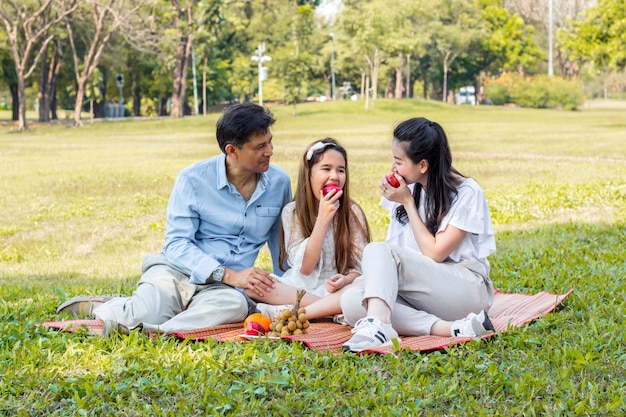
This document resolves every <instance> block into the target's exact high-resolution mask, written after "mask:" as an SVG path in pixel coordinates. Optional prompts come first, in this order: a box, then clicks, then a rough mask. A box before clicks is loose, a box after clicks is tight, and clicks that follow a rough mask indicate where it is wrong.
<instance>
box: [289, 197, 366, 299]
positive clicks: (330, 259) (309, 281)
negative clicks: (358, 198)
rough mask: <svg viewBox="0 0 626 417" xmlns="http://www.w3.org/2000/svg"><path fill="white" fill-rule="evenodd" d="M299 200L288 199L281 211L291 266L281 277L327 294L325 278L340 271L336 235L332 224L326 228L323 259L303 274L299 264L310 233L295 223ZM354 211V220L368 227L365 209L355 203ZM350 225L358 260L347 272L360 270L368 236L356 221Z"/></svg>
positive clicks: (314, 291)
mask: <svg viewBox="0 0 626 417" xmlns="http://www.w3.org/2000/svg"><path fill="white" fill-rule="evenodd" d="M295 208H296V203H295V202H294V201H292V202H290V203H288V204H287V205H286V206H285V207H284V208H283V211H282V214H281V217H282V222H283V230H284V234H285V236H284V238H285V246H286V250H287V264H288V266H289V269H288V270H287V271H286V272H285V273H284V274H283V276H282V277H278V279H279V280H280V281H281V282H283V283H285V284H287V285H290V286H292V287H296V288H303V289H306V290H307V292H310V293H312V294H315V295H317V296H319V297H324V296H326V295H328V291H327V290H326V286H325V285H324V282H325V281H326V280H327V279H329V278H330V277H332V276H333V275H336V274H338V273H339V272H338V271H337V266H336V265H335V238H334V233H335V232H334V227H333V226H332V225H331V226H330V227H329V228H328V230H327V231H326V236H324V243H323V245H322V253H321V255H320V259H319V261H318V262H317V265H315V269H314V270H313V272H311V274H309V275H304V274H302V273H300V267H301V266H302V262H303V259H304V251H305V249H306V245H307V243H308V242H309V238H308V237H306V238H305V237H304V236H303V235H302V232H301V231H300V226H299V225H297V224H296V221H297V218H296V216H295ZM352 212H353V213H354V216H353V217H352V220H353V221H358V222H360V223H361V227H362V228H363V230H365V217H364V215H363V213H362V211H361V210H360V209H359V207H358V206H357V205H356V204H354V203H353V204H352ZM351 229H352V230H353V232H354V236H353V237H352V247H353V248H354V250H355V251H357V253H356V259H357V264H356V265H355V266H354V268H352V269H351V270H350V271H348V272H352V271H357V272H359V273H360V272H361V255H362V253H363V248H364V247H365V244H366V243H367V242H366V241H365V236H363V234H361V233H359V232H358V231H359V228H358V226H357V225H353V226H352V227H351Z"/></svg>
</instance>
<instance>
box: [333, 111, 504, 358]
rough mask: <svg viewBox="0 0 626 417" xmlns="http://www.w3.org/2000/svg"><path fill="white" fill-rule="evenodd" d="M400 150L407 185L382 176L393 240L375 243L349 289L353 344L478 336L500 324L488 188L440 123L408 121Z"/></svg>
mask: <svg viewBox="0 0 626 417" xmlns="http://www.w3.org/2000/svg"><path fill="white" fill-rule="evenodd" d="M391 148H392V153H393V164H392V172H393V174H394V176H395V178H396V180H397V182H399V183H400V185H399V186H398V187H394V186H393V185H392V184H390V182H389V181H388V180H387V178H383V179H382V180H381V183H380V189H381V191H382V194H383V199H382V203H381V205H382V206H383V207H384V208H386V209H388V210H389V214H390V218H391V219H390V223H389V229H388V233H387V240H386V242H376V243H370V244H369V245H367V247H366V248H365V250H364V252H363V260H362V269H363V277H362V278H363V282H364V284H363V286H359V287H353V288H349V289H348V290H346V291H345V292H344V293H343V294H342V297H341V307H342V310H343V314H344V315H345V319H346V321H347V322H348V323H349V324H351V325H353V326H354V329H353V333H354V336H353V337H352V338H351V339H350V340H349V341H347V342H346V343H345V344H344V349H345V350H350V351H353V352H358V351H361V350H364V349H368V348H369V349H371V348H376V347H379V346H385V345H389V344H391V343H392V340H393V339H395V338H397V337H398V334H402V335H406V336H421V335H429V334H430V335H437V336H458V337H476V336H481V335H483V334H484V333H486V332H487V331H490V330H494V328H493V325H492V323H491V321H490V319H489V317H488V316H487V312H486V310H488V309H489V307H490V306H491V303H492V301H493V286H492V283H491V280H490V279H489V262H488V261H487V256H488V255H489V254H491V253H493V252H494V251H495V249H496V245H495V239H494V233H493V227H492V224H491V217H490V214H489V208H488V206H487V201H486V199H485V195H484V194H483V191H482V189H481V188H480V186H479V185H478V183H476V181H474V180H472V179H469V178H466V177H464V176H463V175H461V174H460V173H459V172H458V171H457V170H455V169H454V168H453V167H452V156H451V153H450V148H449V146H448V140H447V137H446V134H445V132H444V130H443V128H442V127H441V126H440V125H439V124H438V123H435V122H432V121H430V120H427V119H425V118H422V117H420V118H413V119H409V120H407V121H404V122H402V123H400V124H399V125H398V126H397V127H396V129H395V130H394V138H393V141H392V146H391ZM392 182H393V181H392Z"/></svg>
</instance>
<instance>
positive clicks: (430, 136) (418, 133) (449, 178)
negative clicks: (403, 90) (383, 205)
mask: <svg viewBox="0 0 626 417" xmlns="http://www.w3.org/2000/svg"><path fill="white" fill-rule="evenodd" d="M393 137H394V139H395V140H397V141H399V142H400V143H402V145H403V148H404V151H405V152H406V155H407V156H408V157H409V158H410V159H411V161H412V162H413V163H415V164H417V163H419V162H420V161H421V160H423V159H425V160H426V161H427V162H428V183H427V184H428V186H427V187H426V201H425V204H424V208H425V212H426V221H425V222H424V223H425V225H426V228H428V230H429V231H430V232H431V233H432V234H433V235H435V234H436V233H437V229H438V228H439V225H440V224H441V220H442V219H443V218H444V216H445V215H446V214H448V211H450V206H451V205H452V201H453V200H454V198H455V197H456V194H457V191H456V181H455V174H456V175H460V176H463V175H462V174H461V173H460V172H458V171H457V170H456V169H454V168H453V167H452V154H451V152H450V147H449V146H448V138H447V136H446V133H445V132H444V130H443V128H442V127H441V125H439V123H436V122H432V121H430V120H428V119H426V118H424V117H416V118H413V119H409V120H406V121H404V122H402V123H400V124H399V125H398V126H397V127H396V128H395V130H394V131H393ZM421 190H422V186H421V185H420V184H419V183H416V184H415V187H414V188H413V199H414V200H415V206H416V207H419V203H420V192H421ZM396 219H397V220H398V221H399V222H400V223H402V224H406V223H407V222H408V221H409V217H408V215H407V213H406V209H405V208H404V206H400V207H398V208H397V209H396Z"/></svg>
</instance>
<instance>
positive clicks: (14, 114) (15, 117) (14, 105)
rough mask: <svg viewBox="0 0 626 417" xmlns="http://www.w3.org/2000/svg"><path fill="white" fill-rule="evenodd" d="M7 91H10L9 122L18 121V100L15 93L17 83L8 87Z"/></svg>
mask: <svg viewBox="0 0 626 417" xmlns="http://www.w3.org/2000/svg"><path fill="white" fill-rule="evenodd" d="M9 90H11V110H12V112H11V113H12V115H11V120H13V121H18V120H19V118H20V115H19V113H20V111H19V110H20V98H19V94H18V93H17V83H12V84H10V85H9Z"/></svg>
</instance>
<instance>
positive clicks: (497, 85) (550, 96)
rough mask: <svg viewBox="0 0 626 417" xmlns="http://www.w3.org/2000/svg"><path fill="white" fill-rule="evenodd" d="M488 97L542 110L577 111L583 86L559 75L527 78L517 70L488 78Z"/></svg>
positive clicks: (496, 100) (498, 102) (498, 101)
mask: <svg viewBox="0 0 626 417" xmlns="http://www.w3.org/2000/svg"><path fill="white" fill-rule="evenodd" d="M485 97H486V98H488V99H489V100H491V102H492V103H493V104H498V105H502V104H507V103H515V104H517V105H519V106H522V107H534V108H539V109H545V108H561V109H565V110H576V109H578V107H579V106H580V105H581V104H582V86H581V85H580V83H578V82H577V81H569V80H565V79H563V78H560V77H549V76H547V75H537V76H534V77H524V76H523V75H520V74H516V73H503V74H501V75H500V76H498V77H496V78H488V79H487V80H486V81H485Z"/></svg>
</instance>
